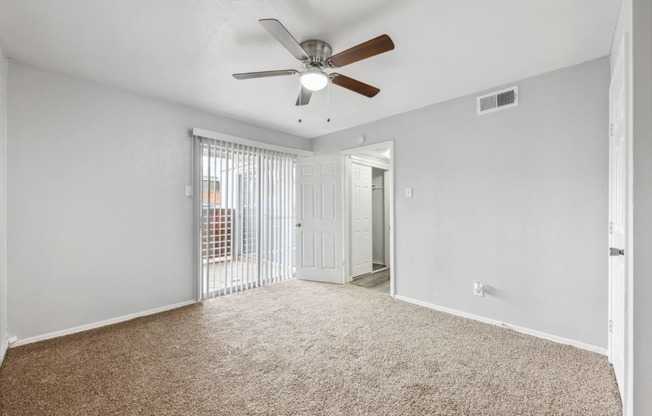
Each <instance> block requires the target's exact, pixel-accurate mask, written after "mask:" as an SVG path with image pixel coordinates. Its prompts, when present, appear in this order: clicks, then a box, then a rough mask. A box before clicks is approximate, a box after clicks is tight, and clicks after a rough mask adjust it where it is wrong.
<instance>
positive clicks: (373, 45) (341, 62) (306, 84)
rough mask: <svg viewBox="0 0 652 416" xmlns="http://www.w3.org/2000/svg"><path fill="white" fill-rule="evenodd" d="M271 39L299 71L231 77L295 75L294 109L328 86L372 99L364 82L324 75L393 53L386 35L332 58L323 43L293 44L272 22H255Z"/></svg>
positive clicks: (372, 92)
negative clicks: (295, 62)
mask: <svg viewBox="0 0 652 416" xmlns="http://www.w3.org/2000/svg"><path fill="white" fill-rule="evenodd" d="M258 22H259V23H260V24H261V25H262V26H263V27H264V28H265V29H266V30H267V31H268V32H269V33H270V34H271V35H272V36H274V37H275V38H276V40H278V41H279V42H280V43H281V45H283V46H284V47H285V49H287V50H288V51H289V52H290V53H291V54H292V55H294V57H295V58H297V59H298V60H299V61H301V64H302V66H303V70H302V71H297V70H295V69H282V70H277V71H262V72H244V73H239V74H233V77H234V78H235V79H252V78H266V77H277V76H283V75H294V74H299V80H300V82H301V92H300V93H299V97H298V98H297V102H296V105H298V106H299V105H306V104H308V103H309V102H310V97H311V96H312V93H313V92H314V91H319V90H321V89H323V88H325V87H326V85H328V82H329V81H330V82H332V83H333V84H335V85H337V86H340V87H342V88H346V89H347V90H351V91H353V92H357V93H358V94H362V95H364V96H365V97H369V98H371V97H374V96H375V95H376V94H378V93H379V92H380V90H379V89H378V88H376V87H373V86H371V85H369V84H365V83H364V82H361V81H358V80H356V79H353V78H349V77H347V76H346V75H342V74H338V73H337V72H332V73H330V74H329V73H327V72H326V71H325V70H326V69H330V68H341V67H343V66H345V65H349V64H352V63H354V62H358V61H361V60H363V59H367V58H371V57H372V56H376V55H379V54H381V53H384V52H388V51H391V50H392V49H394V42H392V39H391V38H390V37H389V36H387V35H380V36H378V37H377V38H374V39H371V40H368V41H366V42H364V43H361V44H359V45H357V46H354V47H352V48H350V49H347V50H345V51H343V52H340V53H338V54H335V55H332V52H333V50H332V48H331V46H330V45H329V44H328V43H326V42H324V41H323V40H318V39H311V40H306V41H304V42H301V43H299V42H297V40H296V39H295V38H294V37H293V36H292V35H291V34H290V32H288V30H287V29H286V28H285V26H283V25H282V24H281V22H279V21H278V20H276V19H261V20H259V21H258Z"/></svg>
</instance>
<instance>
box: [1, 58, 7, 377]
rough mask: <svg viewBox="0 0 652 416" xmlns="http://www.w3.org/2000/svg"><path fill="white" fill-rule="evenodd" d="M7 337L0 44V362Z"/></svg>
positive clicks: (4, 112)
mask: <svg viewBox="0 0 652 416" xmlns="http://www.w3.org/2000/svg"><path fill="white" fill-rule="evenodd" d="M7 338H8V337H7V59H5V56H4V52H3V51H2V47H1V46H0V364H2V360H3V359H4V356H5V351H6V350H7Z"/></svg>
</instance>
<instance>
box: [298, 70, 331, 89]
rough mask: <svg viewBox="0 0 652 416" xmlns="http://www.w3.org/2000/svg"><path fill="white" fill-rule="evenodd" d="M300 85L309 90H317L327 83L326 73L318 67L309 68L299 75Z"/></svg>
mask: <svg viewBox="0 0 652 416" xmlns="http://www.w3.org/2000/svg"><path fill="white" fill-rule="evenodd" d="M299 80H300V81H301V85H303V87H304V88H306V89H309V90H310V91H319V90H322V89H324V87H326V85H328V75H326V74H325V73H324V72H322V71H320V70H319V69H310V70H308V71H306V72H304V73H303V74H301V76H300V77H299Z"/></svg>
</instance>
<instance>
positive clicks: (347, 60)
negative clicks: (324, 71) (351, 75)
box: [328, 35, 394, 68]
mask: <svg viewBox="0 0 652 416" xmlns="http://www.w3.org/2000/svg"><path fill="white" fill-rule="evenodd" d="M392 49H394V42H392V39H391V38H390V37H389V36H387V35H380V36H378V37H377V38H374V39H371V40H368V41H366V42H364V43H361V44H359V45H358V46H354V47H352V48H350V49H347V50H345V51H343V52H340V53H338V54H336V55H333V56H331V57H330V59H329V60H328V61H329V62H330V63H331V65H332V66H334V67H336V68H341V67H343V66H345V65H349V64H352V63H354V62H358V61H361V60H363V59H367V58H371V57H372V56H376V55H380V54H381V53H384V52H388V51H391V50H392Z"/></svg>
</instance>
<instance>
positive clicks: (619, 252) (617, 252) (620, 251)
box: [609, 247, 625, 256]
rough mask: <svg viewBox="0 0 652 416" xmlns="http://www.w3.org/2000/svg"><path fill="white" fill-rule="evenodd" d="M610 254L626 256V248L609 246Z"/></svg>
mask: <svg viewBox="0 0 652 416" xmlns="http://www.w3.org/2000/svg"><path fill="white" fill-rule="evenodd" d="M609 255H610V256H624V255H625V250H623V249H622V248H613V247H610V248H609Z"/></svg>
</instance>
